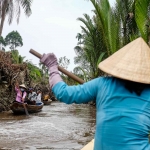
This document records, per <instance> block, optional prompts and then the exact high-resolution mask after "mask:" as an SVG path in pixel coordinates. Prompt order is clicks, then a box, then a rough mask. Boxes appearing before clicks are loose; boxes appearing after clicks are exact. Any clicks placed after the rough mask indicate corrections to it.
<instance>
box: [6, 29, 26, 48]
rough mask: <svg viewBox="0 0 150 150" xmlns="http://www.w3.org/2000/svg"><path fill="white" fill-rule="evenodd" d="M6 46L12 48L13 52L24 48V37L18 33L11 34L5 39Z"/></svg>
mask: <svg viewBox="0 0 150 150" xmlns="http://www.w3.org/2000/svg"><path fill="white" fill-rule="evenodd" d="M5 42H6V45H9V46H10V49H11V50H14V49H16V47H18V46H23V42H22V37H21V36H20V34H19V33H18V32H17V31H12V32H10V33H9V34H8V35H7V36H6V38H5Z"/></svg>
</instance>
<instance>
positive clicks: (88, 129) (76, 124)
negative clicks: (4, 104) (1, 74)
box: [0, 102, 95, 150]
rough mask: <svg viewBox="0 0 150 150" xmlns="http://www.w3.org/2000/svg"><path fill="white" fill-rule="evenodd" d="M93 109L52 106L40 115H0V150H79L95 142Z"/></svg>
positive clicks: (44, 109) (47, 107)
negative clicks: (93, 140)
mask: <svg viewBox="0 0 150 150" xmlns="http://www.w3.org/2000/svg"><path fill="white" fill-rule="evenodd" d="M94 133H95V107H93V106H90V105H87V104H80V105H76V104H72V105H67V104H64V103H60V102H52V104H51V105H49V106H44V107H43V110H42V111H41V112H39V113H35V114H30V116H29V117H27V116H26V115H19V116H18V115H14V114H12V112H11V111H10V112H4V113H0V150H29V149H31V150H32V149H33V150H36V149H40V150H42V149H43V150H46V149H50V150H80V149H81V148H82V147H83V146H84V145H86V144H87V143H88V142H89V141H91V140H92V139H93V138H94Z"/></svg>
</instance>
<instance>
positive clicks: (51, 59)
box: [40, 53, 58, 68]
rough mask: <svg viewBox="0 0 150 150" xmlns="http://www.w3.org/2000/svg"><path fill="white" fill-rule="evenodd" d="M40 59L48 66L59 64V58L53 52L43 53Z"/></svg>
mask: <svg viewBox="0 0 150 150" xmlns="http://www.w3.org/2000/svg"><path fill="white" fill-rule="evenodd" d="M40 61H41V63H43V64H44V65H45V66H47V67H48V68H51V67H53V66H58V62H57V58H56V56H55V55H54V54H53V53H48V54H43V56H42V58H41V60H40Z"/></svg>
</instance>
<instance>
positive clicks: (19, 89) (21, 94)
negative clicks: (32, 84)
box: [15, 82, 27, 103]
mask: <svg viewBox="0 0 150 150" xmlns="http://www.w3.org/2000/svg"><path fill="white" fill-rule="evenodd" d="M15 91H16V93H17V95H16V101H17V102H19V103H24V101H25V98H26V96H27V92H26V86H25V85H24V84H21V85H19V84H18V82H17V83H16V84H15Z"/></svg>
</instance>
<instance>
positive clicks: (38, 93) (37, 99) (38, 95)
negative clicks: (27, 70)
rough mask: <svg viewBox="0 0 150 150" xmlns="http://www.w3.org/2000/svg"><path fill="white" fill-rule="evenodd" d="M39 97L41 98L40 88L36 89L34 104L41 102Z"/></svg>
mask: <svg viewBox="0 0 150 150" xmlns="http://www.w3.org/2000/svg"><path fill="white" fill-rule="evenodd" d="M41 98H42V92H41V90H40V89H38V90H37V97H36V105H38V104H41V103H42V101H41Z"/></svg>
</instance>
